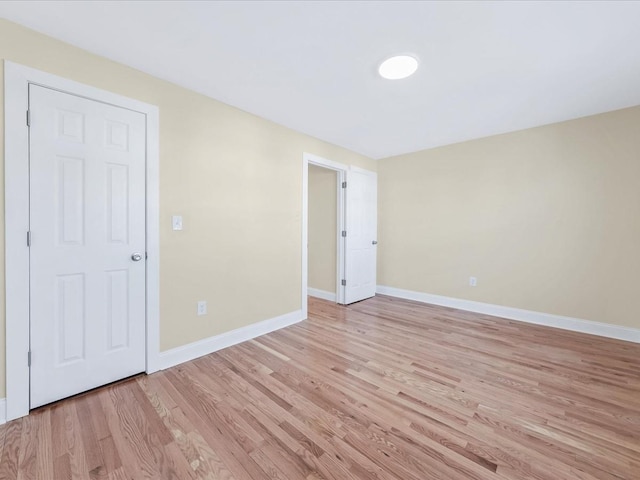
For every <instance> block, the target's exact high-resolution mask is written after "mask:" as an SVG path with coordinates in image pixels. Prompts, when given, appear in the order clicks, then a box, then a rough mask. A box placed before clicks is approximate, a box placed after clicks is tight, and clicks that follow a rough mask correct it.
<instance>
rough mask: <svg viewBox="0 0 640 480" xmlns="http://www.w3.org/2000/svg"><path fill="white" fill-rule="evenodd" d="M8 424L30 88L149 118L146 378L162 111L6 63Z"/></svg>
mask: <svg viewBox="0 0 640 480" xmlns="http://www.w3.org/2000/svg"><path fill="white" fill-rule="evenodd" d="M4 81H5V86H4V102H5V103H4V107H5V108H4V112H5V113H4V122H5V123H4V129H5V152H4V159H5V275H6V276H5V298H6V339H5V340H6V405H7V406H6V409H7V411H6V418H7V421H8V420H13V419H15V418H19V417H22V416H25V415H28V414H29V366H28V363H27V360H28V359H27V353H28V351H29V251H28V249H27V243H26V232H27V230H28V226H29V223H28V220H29V188H28V186H29V168H28V165H29V134H28V129H27V124H26V119H27V109H28V105H29V98H28V86H29V84H30V83H34V84H38V85H42V86H45V87H48V88H52V89H55V90H60V91H63V92H66V93H70V94H73V95H78V96H81V97H85V98H88V99H91V100H96V101H99V102H103V103H108V104H111V105H115V106H118V107H121V108H127V109H130V110H134V111H137V112H140V113H143V114H145V115H146V128H147V130H146V168H147V171H146V188H147V191H146V219H147V220H146V221H147V224H146V237H147V240H146V241H147V245H146V249H147V254H148V259H147V263H146V290H147V291H146V314H147V318H146V325H147V327H146V372H147V373H152V372H155V371H158V370H159V369H160V368H159V367H160V363H159V358H160V356H159V354H160V341H159V340H160V324H159V319H160V315H159V306H160V305H159V297H160V292H159V285H160V282H159V280H160V279H159V176H158V173H159V110H158V107H156V106H154V105H150V104H147V103H144V102H140V101H138V100H135V99H131V98H127V97H123V96H121V95H117V94H114V93H111V92H107V91H104V90H101V89H98V88H95V87H91V86H88V85H84V84H81V83H78V82H74V81H72V80H68V79H65V78H62V77H58V76H56V75H52V74H49V73H45V72H41V71H39V70H36V69H33V68H29V67H25V66H23V65H19V64H16V63H13V62H9V61H7V60H5V61H4ZM305 305H306V303H305Z"/></svg>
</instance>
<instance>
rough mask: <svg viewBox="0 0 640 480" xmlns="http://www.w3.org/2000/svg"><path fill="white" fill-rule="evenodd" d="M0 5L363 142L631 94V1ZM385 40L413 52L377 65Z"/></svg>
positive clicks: (572, 112)
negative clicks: (397, 63)
mask: <svg viewBox="0 0 640 480" xmlns="http://www.w3.org/2000/svg"><path fill="white" fill-rule="evenodd" d="M0 16H3V17H5V18H7V19H9V20H12V21H15V22H17V23H21V24H24V25H26V26H27V27H30V28H33V29H35V30H38V31H40V32H43V33H46V34H48V35H51V36H53V37H56V38H59V39H61V40H64V41H66V42H68V43H71V44H73V45H77V46H79V47H81V48H84V49H86V50H89V51H91V52H94V53H97V54H98V55H102V56H104V57H107V58H110V59H113V60H116V61H118V62H121V63H124V64H126V65H130V66H132V67H135V68H138V69H140V70H142V71H144V72H148V73H150V74H152V75H155V76H157V77H160V78H163V79H166V80H169V81H171V82H174V83H176V84H179V85H182V86H184V87H187V88H190V89H193V90H195V91H198V92H200V93H203V94H205V95H208V96H210V97H213V98H215V99H218V100H221V101H223V102H225V103H228V104H231V105H234V106H236V107H239V108H241V109H243V110H246V111H249V112H252V113H254V114H256V115H259V116H262V117H265V118H268V119H270V120H273V121H275V122H277V123H280V124H282V125H285V126H287V127H290V128H293V129H295V130H298V131H301V132H304V133H308V134H310V135H313V136H315V137H318V138H321V139H323V140H326V141H328V142H332V143H335V144H337V145H341V146H343V147H346V148H349V149H351V150H354V151H356V152H359V153H362V154H365V155H367V156H370V157H372V158H382V157H387V156H391V155H396V154H400V153H405V152H411V151H416V150H421V149H425V148H431V147H435V146H439V145H445V144H450V143H455V142H460V141H464V140H468V139H472V138H478V137H484V136H488V135H493V134H497V133H503V132H508V131H513V130H519V129H523V128H528V127H532V126H537V125H543V124H547V123H553V122H557V121H562V120H567V119H571V118H576V117H580V116H584V115H590V114H594V113H600V112H604V111H609V110H615V109H619V108H624V107H629V106H632V105H638V104H640V2H631V1H626V2H613V1H604V2H595V1H590V2H558V1H556V2H418V1H408V2H401V1H389V2H380V1H378V2H357V1H344V2H339V1H327V2H303V1H297V2H294V1H284V2H271V1H260V2H246V1H245V2H221V1H216V2H205V1H195V2H188V1H183V2H169V1H164V2H155V1H141V2H98V1H87V2H76V1H71V2H67V1H45V2H1V3H0ZM396 53H412V54H414V55H416V56H417V57H418V58H419V59H420V62H421V66H420V68H419V70H418V72H417V73H416V74H415V75H414V76H412V77H410V78H408V79H405V80H397V81H389V80H383V79H381V78H380V77H378V76H377V73H376V68H377V65H378V64H379V63H380V62H381V61H382V60H384V59H385V58H386V57H388V56H390V55H392V54H396Z"/></svg>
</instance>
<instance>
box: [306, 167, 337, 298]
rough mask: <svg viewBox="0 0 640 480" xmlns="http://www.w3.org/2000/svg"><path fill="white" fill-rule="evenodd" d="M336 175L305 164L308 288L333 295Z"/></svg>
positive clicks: (334, 280)
mask: <svg viewBox="0 0 640 480" xmlns="http://www.w3.org/2000/svg"><path fill="white" fill-rule="evenodd" d="M337 182H338V173H337V172H336V171H335V170H329V169H328V168H322V167H317V166H315V165H309V287H311V288H317V289H320V290H324V291H326V292H330V293H336V261H337V260H336V256H337V241H336V236H337V234H338V232H337V230H338V227H337V225H338V213H337V210H338V205H337V202H338V199H337V193H336V192H337V186H338V183H337Z"/></svg>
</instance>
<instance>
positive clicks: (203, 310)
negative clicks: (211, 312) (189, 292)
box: [198, 300, 207, 315]
mask: <svg viewBox="0 0 640 480" xmlns="http://www.w3.org/2000/svg"><path fill="white" fill-rule="evenodd" d="M206 314H207V302H205V301H204V300H202V301H200V302H198V315H206Z"/></svg>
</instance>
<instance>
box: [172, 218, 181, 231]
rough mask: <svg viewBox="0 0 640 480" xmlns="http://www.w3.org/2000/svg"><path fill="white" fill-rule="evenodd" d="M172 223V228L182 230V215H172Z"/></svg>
mask: <svg viewBox="0 0 640 480" xmlns="http://www.w3.org/2000/svg"><path fill="white" fill-rule="evenodd" d="M172 224H173V229H174V230H182V215H174V216H173V217H172Z"/></svg>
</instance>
